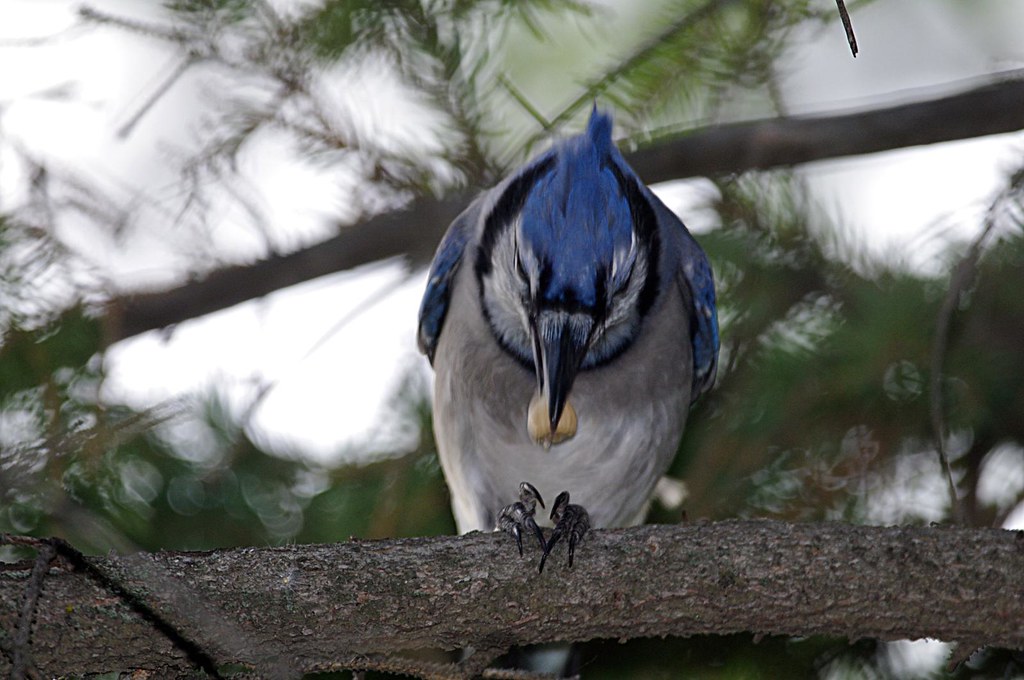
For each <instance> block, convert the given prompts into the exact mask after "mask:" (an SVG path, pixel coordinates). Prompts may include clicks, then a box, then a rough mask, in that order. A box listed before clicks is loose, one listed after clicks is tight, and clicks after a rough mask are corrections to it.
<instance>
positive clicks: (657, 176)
mask: <svg viewBox="0 0 1024 680" xmlns="http://www.w3.org/2000/svg"><path fill="white" fill-rule="evenodd" d="M1022 128H1024V81H1019V80H1010V81H1005V82H998V83H994V84H990V85H985V86H982V87H978V88H975V89H972V90H969V91H967V92H963V93H960V94H956V95H952V96H948V97H944V98H941V99H936V100H932V101H925V102H917V103H914V104H906V105H901V106H894V107H890V108H884V109H878V110H874V111H862V112H856V113H846V114H840V115H833V116H822V117H806V118H780V119H774V120H760V121H753V122H748V123H738V124H735V125H725V126H719V127H713V128H707V129H703V130H698V131H695V132H692V133H690V134H687V135H686V136H684V137H681V138H679V139H675V140H672V141H667V142H664V143H662V144H658V145H657V146H654V147H651V148H648V149H644V150H641V151H637V152H635V153H632V154H628V159H629V162H630V163H631V164H632V165H633V167H634V168H635V169H636V170H637V172H638V173H639V174H640V176H641V177H642V178H643V179H644V180H645V181H646V182H648V183H656V182H664V181H667V180H672V179H682V178H685V177H695V176H704V175H713V174H718V173H727V172H743V171H746V170H753V169H763V168H772V167H780V166H792V165H796V164H799V163H807V162H810V161H815V160H822V159H826V158H839V157H843V156H851V155H857V154H866V153H874V152H878V151H885V150H889V149H899V148H905V147H910V146H917V145H921V144H934V143H938V142H945V141H950V140H956V139H967V138H971V137H981V136H985V135H993V134H998V133H1003V132H1013V131H1015V130H1020V129H1022ZM470 198H471V197H470V196H468V195H467V196H456V197H453V198H447V199H444V200H440V201H438V200H433V199H429V198H421V199H418V200H416V201H414V202H413V204H412V205H411V206H410V207H409V208H408V209H406V210H403V211H401V212H395V213H388V214H384V215H379V216H376V217H373V218H370V219H368V220H366V221H365V222H362V223H359V224H355V225H352V226H349V227H344V228H343V229H342V230H341V232H340V233H339V234H338V235H337V236H335V237H333V238H330V239H328V240H327V241H324V242H322V243H319V244H317V245H314V246H311V247H309V248H306V249H303V250H300V251H297V252H294V253H291V254H289V255H285V256H282V257H275V258H272V259H268V260H263V261H260V262H256V263H254V264H250V265H243V266H237V267H229V268H226V269H221V270H219V271H216V272H212V273H210V274H208V275H206V277H205V278H203V279H202V280H200V281H194V282H190V283H187V284H184V285H182V286H180V287H178V288H174V289H171V290H166V291H160V292H154V293H142V294H137V295H130V296H125V297H122V298H118V299H115V300H114V301H112V302H111V303H110V307H109V309H110V313H109V317H110V319H111V322H112V323H111V324H110V328H111V337H112V339H113V340H119V339H123V338H126V337H129V336H132V335H136V334H138V333H142V332H144V331H147V330H152V329H156V328H162V327H165V326H169V325H172V324H175V323H179V322H181V321H185V320H187V319H191V318H194V317H197V316H201V315H203V314H208V313H210V312H214V311H217V310H219V309H224V308H226V307H230V306H232V305H235V304H238V303H239V302H244V301H246V300H249V299H252V298H256V297H260V296H263V295H266V294H268V293H271V292H273V291H275V290H279V289H280V288H284V287H286V286H289V285H292V284H295V283H300V282H302V281H308V280H311V279H313V278H316V277H318V276H323V275H325V274H330V273H333V272H336V271H343V270H345V269H350V268H352V267H355V266H357V265H361V264H366V263H368V262H374V261H377V260H382V259H385V258H388V257H394V256H396V255H402V256H406V257H408V258H409V259H410V260H411V261H412V262H413V263H414V264H421V263H425V262H427V261H429V258H430V256H431V254H432V253H433V250H434V247H435V245H436V244H437V242H438V241H439V240H440V238H441V235H442V234H443V233H444V230H445V229H446V228H447V227H448V224H449V223H450V222H451V221H452V220H453V219H454V218H455V217H456V215H458V213H459V211H460V210H461V209H462V208H463V207H464V206H465V205H466V204H467V203H468V202H469V200H470Z"/></svg>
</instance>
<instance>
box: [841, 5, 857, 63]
mask: <svg viewBox="0 0 1024 680" xmlns="http://www.w3.org/2000/svg"><path fill="white" fill-rule="evenodd" d="M836 6H837V7H838V8H839V18H840V19H842V21H843V30H844V31H846V42H848V43H850V52H851V53H852V54H853V56H854V57H856V56H857V36H855V35H854V34H853V22H852V21H850V13H849V12H848V11H846V3H845V2H843V0H836Z"/></svg>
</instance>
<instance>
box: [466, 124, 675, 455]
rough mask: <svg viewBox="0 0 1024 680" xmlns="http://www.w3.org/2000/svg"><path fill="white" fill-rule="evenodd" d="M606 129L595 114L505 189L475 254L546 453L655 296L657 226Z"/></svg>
mask: <svg viewBox="0 0 1024 680" xmlns="http://www.w3.org/2000/svg"><path fill="white" fill-rule="evenodd" d="M611 125H612V123H611V119H610V118H609V117H608V116H607V115H605V114H602V113H599V112H597V111H596V110H595V111H594V113H593V114H592V116H591V118H590V123H589V124H588V126H587V130H586V131H585V132H584V133H583V134H581V135H579V136H577V137H573V138H571V139H568V140H565V141H563V142H561V143H560V144H559V145H557V146H555V147H554V148H553V149H551V150H550V151H548V152H547V153H546V154H544V155H543V156H541V157H539V158H538V159H536V160H535V161H533V162H532V163H531V164H529V165H527V166H526V167H525V168H524V169H523V170H522V171H520V172H519V174H517V175H516V176H514V177H513V178H512V179H511V180H510V181H508V182H506V183H505V184H504V185H503V188H502V190H500V192H499V193H498V195H497V196H496V198H495V200H494V204H493V205H492V206H491V211H490V213H489V214H488V217H487V218H486V222H485V226H484V234H483V238H482V241H481V248H480V251H479V254H478V258H479V259H478V261H477V267H476V271H477V276H478V280H479V282H480V293H481V296H482V305H483V309H484V312H485V315H486V316H487V319H488V321H489V323H490V325H491V329H492V330H493V332H494V334H495V336H496V337H497V338H498V340H499V342H500V343H501V345H502V346H503V347H504V348H505V350H506V351H508V352H509V353H510V354H512V355H513V356H515V357H516V358H517V359H518V360H520V361H521V362H522V363H523V364H525V365H527V366H530V367H531V368H532V369H533V371H534V373H535V375H536V379H537V393H536V395H535V398H534V403H533V404H531V409H530V419H529V420H530V425H529V427H530V430H531V435H533V436H534V439H535V440H536V441H538V442H540V443H543V444H545V445H550V444H551V443H557V442H558V441H560V440H561V439H565V438H567V437H568V436H572V434H574V433H575V413H574V411H573V409H572V406H571V404H570V402H569V397H570V394H571V392H572V387H573V383H574V381H575V379H576V375H577V373H578V372H579V371H580V370H584V369H587V368H591V367H594V366H598V365H600V364H601V363H603V362H605V361H608V360H609V359H611V358H613V357H614V356H616V355H617V354H618V353H620V352H621V351H623V350H624V349H625V348H626V347H627V346H628V345H629V343H630V342H631V341H632V340H633V338H634V336H635V335H636V333H637V332H638V329H639V324H640V319H641V317H642V315H643V313H644V312H645V307H646V306H648V305H649V304H650V298H651V296H652V291H653V287H652V285H651V284H652V277H653V276H654V275H653V271H652V270H653V269H654V267H655V264H656V260H657V258H656V249H657V232H656V229H655V228H654V225H655V224H656V218H655V217H654V215H653V213H651V208H650V205H649V204H648V203H647V201H646V200H645V199H644V198H643V195H642V192H641V189H640V185H639V181H638V180H637V179H636V177H635V175H634V174H633V173H632V171H631V170H629V168H628V166H626V164H625V161H623V160H622V157H621V155H620V154H619V152H618V150H617V149H616V148H615V147H614V145H613V144H612V140H611ZM567 405H568V409H567ZM564 415H568V416H570V418H569V419H568V421H566V422H564V424H563V420H564V419H563V416H564ZM569 430H571V431H569Z"/></svg>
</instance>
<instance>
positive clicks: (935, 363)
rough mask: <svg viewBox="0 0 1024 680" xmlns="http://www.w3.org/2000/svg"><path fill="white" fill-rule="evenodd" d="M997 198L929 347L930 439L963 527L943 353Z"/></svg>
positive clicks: (954, 278)
mask: <svg viewBox="0 0 1024 680" xmlns="http://www.w3.org/2000/svg"><path fill="white" fill-rule="evenodd" d="M1002 199H1003V197H999V198H997V199H996V201H995V202H994V203H993V204H992V206H991V207H990V208H989V210H988V213H987V214H986V216H985V226H984V228H983V229H982V230H981V233H980V234H978V236H977V237H976V238H975V239H974V241H973V242H972V243H971V246H970V248H968V249H967V253H966V254H965V255H964V256H963V258H961V260H960V261H959V262H958V263H957V265H956V269H954V270H953V274H952V275H951V276H950V279H949V289H948V290H947V291H946V297H945V298H944V299H943V301H942V306H941V307H940V308H939V315H938V317H937V319H936V322H935V343H934V344H933V345H932V357H931V384H930V387H929V392H930V408H929V411H930V416H931V425H932V436H933V437H934V438H935V448H936V450H937V451H938V454H939V464H940V465H941V466H942V472H943V474H944V475H945V476H946V490H947V491H948V493H949V504H950V512H951V514H952V518H953V521H954V522H955V523H957V524H963V523H964V520H965V517H964V514H963V508H962V507H961V505H960V500H959V497H958V495H957V491H956V484H955V482H954V481H953V469H952V467H951V466H950V464H949V453H948V451H947V450H946V429H947V428H946V416H945V409H944V408H943V404H942V368H943V363H944V360H945V357H946V350H947V348H948V346H949V328H950V324H951V323H952V320H953V313H954V312H955V311H956V308H957V306H958V305H959V302H960V296H961V295H962V294H963V293H964V291H966V290H967V289H968V288H969V287H970V286H971V285H972V284H973V283H974V280H975V277H976V275H977V271H978V260H979V258H980V257H981V252H982V246H983V245H984V243H985V241H986V240H987V239H988V236H989V234H991V233H992V230H993V229H994V227H995V224H996V217H995V216H996V212H997V211H998V207H999V205H1000V203H1001V202H1002Z"/></svg>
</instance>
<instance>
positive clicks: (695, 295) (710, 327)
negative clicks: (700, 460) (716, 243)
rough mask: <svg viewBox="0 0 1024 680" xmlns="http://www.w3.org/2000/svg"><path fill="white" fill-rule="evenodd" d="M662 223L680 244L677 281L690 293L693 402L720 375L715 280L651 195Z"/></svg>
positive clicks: (683, 233)
mask: <svg viewBox="0 0 1024 680" xmlns="http://www.w3.org/2000/svg"><path fill="white" fill-rule="evenodd" d="M650 200H651V202H652V203H653V204H654V205H655V211H656V212H657V215H658V220H659V221H661V222H662V224H663V225H666V224H667V225H671V227H673V231H674V232H675V234H676V236H677V238H678V241H676V243H677V244H678V249H677V252H676V253H675V254H676V256H677V257H678V260H677V264H676V267H677V273H676V281H677V282H678V284H679V285H680V286H683V287H684V288H685V291H684V292H687V293H689V294H688V295H685V296H684V297H685V298H689V300H691V301H692V305H693V309H692V310H690V342H691V343H692V347H693V388H692V391H691V393H690V399H691V401H695V400H696V399H697V398H698V397H700V395H702V394H704V393H705V392H707V391H708V390H709V389H711V386H712V385H713V384H714V382H715V375H716V374H717V372H718V349H719V345H720V341H719V338H718V307H717V306H716V304H715V280H714V276H713V275H712V273H711V264H710V263H709V262H708V258H707V256H706V255H705V254H704V250H703V249H702V248H701V247H700V245H699V244H698V243H697V241H696V240H694V238H693V236H692V235H691V234H690V232H689V230H688V229H687V228H686V227H685V226H684V225H683V223H682V221H681V220H680V219H679V218H678V217H676V215H675V213H673V212H672V211H671V210H669V209H668V208H667V207H666V206H665V204H664V203H662V202H661V201H660V200H659V199H658V197H657V196H654V195H653V194H650Z"/></svg>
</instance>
